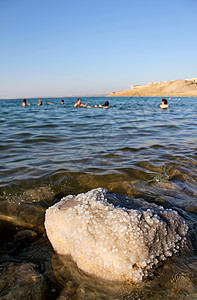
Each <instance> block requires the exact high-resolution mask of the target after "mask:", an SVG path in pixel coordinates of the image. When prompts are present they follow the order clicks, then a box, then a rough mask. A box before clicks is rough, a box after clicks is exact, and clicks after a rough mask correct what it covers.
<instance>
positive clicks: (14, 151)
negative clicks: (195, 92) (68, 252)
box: [0, 97, 197, 299]
mask: <svg viewBox="0 0 197 300" xmlns="http://www.w3.org/2000/svg"><path fill="white" fill-rule="evenodd" d="M62 99H64V101H65V104H64V105H61V104H60V100H61V99H58V98H56V99H44V100H43V106H37V102H38V99H29V100H28V102H30V103H31V106H27V107H22V106H21V103H22V100H21V99H19V100H14V99H13V100H0V104H1V107H0V128H1V130H0V151H1V152H0V166H1V168H0V178H1V179H0V226H1V227H0V228H1V231H0V237H1V246H0V254H1V258H0V260H1V265H0V273H1V277H0V296H1V297H5V298H2V299H13V297H15V298H16V299H22V298H20V297H22V296H21V295H22V294H25V295H27V299H161V298H164V299H165V298H166V299H185V298H187V299H188V298H189V299H196V298H197V288H196V286H197V264H196V255H197V242H196V237H197V225H196V224H197V180H196V179H197V168H196V167H197V135H196V132H197V122H196V120H197V98H180V99H178V98H172V99H171V100H169V104H170V108H169V109H167V110H161V109H160V108H159V104H160V103H161V98H108V99H107V100H109V101H110V108H109V109H103V108H92V109H91V108H74V107H73V104H74V103H75V102H76V98H62ZM48 101H50V102H53V103H54V105H48V104H47V102H48ZM82 101H83V102H84V103H85V102H87V103H88V104H92V105H93V104H99V103H104V102H105V101H106V98H96V97H95V98H94V97H89V98H82ZM97 187H103V188H107V189H108V190H109V191H113V192H118V193H122V194H124V195H128V196H132V197H135V198H139V197H140V198H143V199H145V200H147V201H149V202H155V203H157V204H161V205H163V206H164V207H168V208H169V207H170V208H173V209H175V210H177V211H178V212H179V214H180V215H181V216H182V217H183V218H184V219H185V221H186V222H187V224H188V225H189V227H190V239H191V242H192V247H193V249H194V250H193V251H192V252H191V253H190V254H189V255H188V253H184V254H183V255H181V256H178V257H173V258H172V259H170V260H168V261H167V262H166V263H165V264H164V265H163V266H161V267H160V268H159V269H157V270H155V271H154V272H155V273H154V274H153V276H151V277H150V278H148V279H146V280H145V281H144V282H142V284H139V285H135V286H133V285H131V284H129V283H125V284H117V283H113V282H112V283H109V282H104V281H101V280H98V279H95V278H93V277H92V276H90V275H87V274H84V273H83V272H82V271H81V270H78V269H77V267H76V266H75V264H74V263H73V262H72V261H71V260H70V259H69V258H62V257H59V256H58V255H57V254H55V253H54V251H53V250H52V248H51V246H50V243H49V241H48V239H47V238H46V234H45V230H44V226H43V223H44V212H45V209H46V208H47V207H48V206H50V205H52V204H54V203H55V202H57V201H58V200H59V199H61V197H63V196H66V195H68V194H78V193H81V192H86V191H88V190H90V189H92V188H97ZM14 274H15V275H14ZM16 274H17V275H16ZM27 274H29V275H28V276H27ZM35 290H36V291H37V292H36V293H35ZM31 297H33V298H31Z"/></svg>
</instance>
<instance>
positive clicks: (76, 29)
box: [0, 0, 197, 98]
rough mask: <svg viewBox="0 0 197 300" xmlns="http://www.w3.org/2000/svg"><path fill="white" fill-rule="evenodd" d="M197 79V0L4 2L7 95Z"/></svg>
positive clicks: (0, 39)
mask: <svg viewBox="0 0 197 300" xmlns="http://www.w3.org/2000/svg"><path fill="white" fill-rule="evenodd" d="M193 77H197V0H187V1H186V0H165V1H160V0H149V1H148V0H138V1H137V0H72V1H71V0H0V98H15V97H22V98H25V97H44V96H70V95H79V94H82V95H83V94H92V93H94V94H97V93H98V94H99V93H111V92H113V91H118V90H123V89H129V88H130V85H131V84H134V85H135V84H146V83H148V82H150V81H162V80H172V79H186V78H193Z"/></svg>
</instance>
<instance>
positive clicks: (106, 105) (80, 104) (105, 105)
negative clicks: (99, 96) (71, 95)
mask: <svg viewBox="0 0 197 300" xmlns="http://www.w3.org/2000/svg"><path fill="white" fill-rule="evenodd" d="M42 104H43V103H42V100H41V99H38V104H37V105H42ZM47 104H49V105H53V104H54V103H51V102H48V103H47ZM61 104H64V100H61ZM27 105H30V103H28V102H27V100H26V99H24V100H23V102H22V106H27ZM74 107H104V108H109V101H106V102H105V103H104V104H103V105H102V104H99V105H94V106H90V105H87V103H86V104H82V103H81V99H80V98H78V99H77V102H76V103H75V104H74Z"/></svg>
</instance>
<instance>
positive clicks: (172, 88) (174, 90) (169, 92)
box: [108, 78, 197, 97]
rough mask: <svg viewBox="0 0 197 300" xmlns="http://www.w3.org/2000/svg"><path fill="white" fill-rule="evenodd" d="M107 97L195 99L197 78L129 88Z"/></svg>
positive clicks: (150, 83) (196, 95) (151, 83)
mask: <svg viewBox="0 0 197 300" xmlns="http://www.w3.org/2000/svg"><path fill="white" fill-rule="evenodd" d="M108 96H109V97H124V96H125V97H132V96H133V97H146V96H147V97H151V96H153V97H154V96H159V97H170V96H172V97H197V78H192V79H185V80H171V81H160V82H149V83H148V84H147V85H137V86H131V89H130V90H125V91H121V92H113V93H111V94H110V95H108Z"/></svg>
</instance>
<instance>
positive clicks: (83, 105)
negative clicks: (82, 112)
mask: <svg viewBox="0 0 197 300" xmlns="http://www.w3.org/2000/svg"><path fill="white" fill-rule="evenodd" d="M74 107H87V103H86V104H82V103H81V99H80V98H78V99H77V102H76V103H75V104H74Z"/></svg>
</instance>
